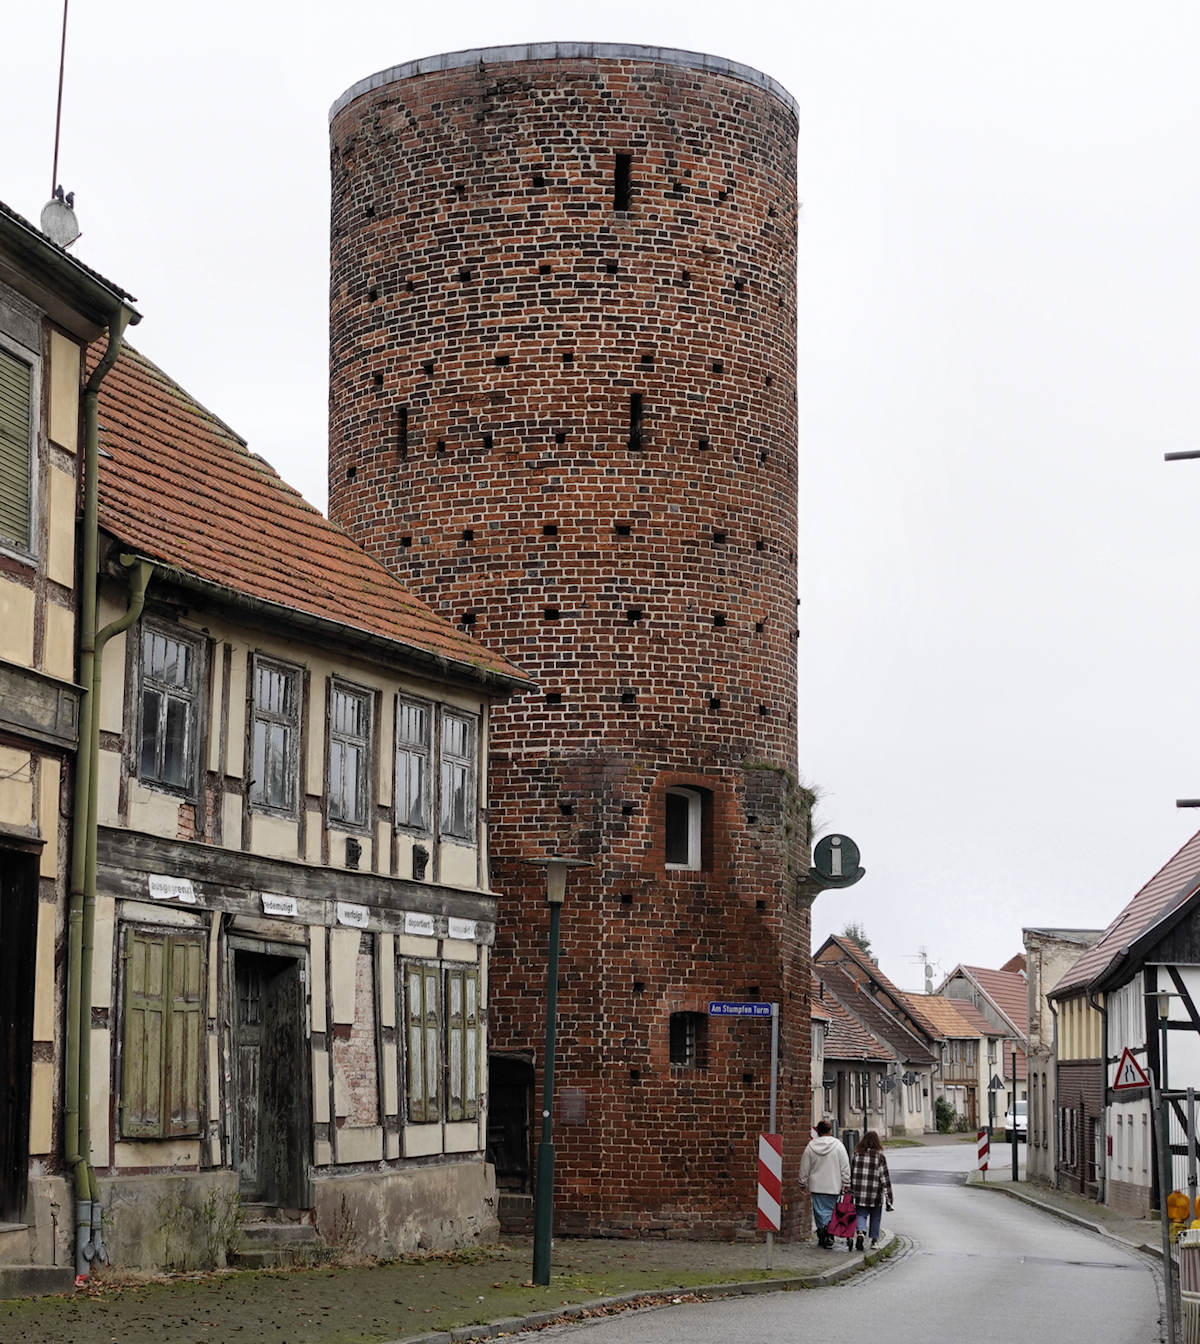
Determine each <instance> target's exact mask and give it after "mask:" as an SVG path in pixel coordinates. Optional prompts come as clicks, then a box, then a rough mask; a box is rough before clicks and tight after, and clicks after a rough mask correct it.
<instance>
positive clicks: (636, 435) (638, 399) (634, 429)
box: [629, 392, 642, 452]
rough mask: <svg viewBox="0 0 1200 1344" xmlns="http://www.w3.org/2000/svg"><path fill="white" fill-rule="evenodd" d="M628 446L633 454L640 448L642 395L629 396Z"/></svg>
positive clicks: (632, 393)
mask: <svg viewBox="0 0 1200 1344" xmlns="http://www.w3.org/2000/svg"><path fill="white" fill-rule="evenodd" d="M629 446H630V448H632V449H633V450H634V451H635V452H636V451H638V450H640V449H641V447H642V394H641V393H640V392H631V393H630V394H629Z"/></svg>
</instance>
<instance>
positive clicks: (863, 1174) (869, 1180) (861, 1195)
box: [850, 1129, 892, 1251]
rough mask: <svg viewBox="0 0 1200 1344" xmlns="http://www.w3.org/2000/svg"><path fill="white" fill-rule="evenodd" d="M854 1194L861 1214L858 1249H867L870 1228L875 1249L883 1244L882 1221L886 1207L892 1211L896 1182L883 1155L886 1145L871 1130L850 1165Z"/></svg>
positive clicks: (856, 1206) (851, 1191)
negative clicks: (880, 1223)
mask: <svg viewBox="0 0 1200 1344" xmlns="http://www.w3.org/2000/svg"><path fill="white" fill-rule="evenodd" d="M850 1194H851V1196H852V1198H853V1200H854V1207H855V1209H857V1210H858V1237H857V1240H856V1241H855V1249H856V1250H859V1251H861V1250H862V1248H863V1234H864V1233H865V1232H866V1231H867V1227H868V1224H869V1225H870V1230H871V1245H872V1246H875V1245H877V1244H878V1242H879V1220H880V1219H881V1218H882V1217H883V1205H884V1202H885V1201H886V1202H887V1206H888V1208H889V1209H891V1207H892V1178H891V1176H890V1175H889V1174H888V1164H887V1158H886V1157H884V1155H883V1145H882V1144H881V1143H880V1142H879V1135H878V1134H876V1133H875V1131H874V1130H873V1129H868V1130H867V1132H866V1133H865V1134H864V1135H863V1136H862V1138H861V1139H860V1140H859V1142H858V1146H857V1147H856V1148H855V1150H854V1157H853V1158H852V1159H851V1162H850Z"/></svg>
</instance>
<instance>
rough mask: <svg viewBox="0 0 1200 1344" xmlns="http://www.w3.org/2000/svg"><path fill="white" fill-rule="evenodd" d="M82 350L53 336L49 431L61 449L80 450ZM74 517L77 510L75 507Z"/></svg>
mask: <svg viewBox="0 0 1200 1344" xmlns="http://www.w3.org/2000/svg"><path fill="white" fill-rule="evenodd" d="M80 354H81V352H80V349H79V346H78V345H76V344H75V342H74V341H72V340H69V339H68V338H67V337H66V336H63V335H62V334H61V333H60V332H57V331H52V332H51V333H50V417H49V423H48V425H47V430H48V433H49V435H50V438H51V439H53V440H54V442H55V443H57V444H58V446H59V447H60V448H65V449H66V450H67V452H69V453H74V452H78V450H79V395H80V392H81V390H82V377H81V366H80ZM72 514H74V508H73V507H72Z"/></svg>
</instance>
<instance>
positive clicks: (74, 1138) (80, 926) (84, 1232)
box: [63, 307, 133, 1276]
mask: <svg viewBox="0 0 1200 1344" xmlns="http://www.w3.org/2000/svg"><path fill="white" fill-rule="evenodd" d="M132 317H133V312H132V310H131V309H129V308H125V307H122V308H120V309H119V310H118V311H117V312H116V313H114V315H113V317H112V319H111V320H110V322H109V328H108V349H107V350H106V351H105V352H104V357H103V359H101V360H100V362H99V363H98V364H97V365H96V367H95V368H94V369H93V370H92V375H91V377H90V378H89V379H88V381H87V386H86V388H85V389H84V441H83V454H84V460H83V519H82V524H81V537H80V557H79V685H80V687H81V688H82V692H83V693H82V695H81V697H80V702H79V751H78V754H77V756H76V762H75V801H74V826H73V830H72V835H71V877H70V880H71V890H70V896H69V901H68V907H67V1016H66V1024H65V1028H66V1042H65V1052H64V1053H65V1059H64V1074H65V1098H64V1102H65V1104H64V1115H63V1155H64V1157H65V1159H66V1162H67V1165H68V1166H69V1167H70V1168H71V1169H72V1172H73V1174H74V1180H75V1200H76V1213H75V1272H76V1275H81V1274H82V1275H84V1276H86V1274H87V1258H86V1256H85V1255H84V1251H85V1250H86V1248H87V1242H88V1238H89V1236H90V1225H91V1221H92V1219H91V1210H90V1208H89V1209H88V1210H87V1225H86V1227H83V1226H81V1219H82V1217H83V1209H82V1204H83V1201H88V1202H89V1203H90V1200H91V1188H92V1177H91V1173H90V1171H89V1170H88V1160H89V1158H90V1154H89V1153H85V1152H84V1151H83V1150H82V1149H81V1147H80V1126H79V1115H80V1061H81V1059H82V1058H83V1057H84V1055H85V1054H90V1050H89V1051H86V1052H85V1051H84V1050H83V1049H82V1046H83V1043H84V1042H85V1041H86V1040H87V1038H88V1036H90V1030H89V1031H88V1033H87V1034H86V1035H85V1034H84V1032H83V1031H82V1030H81V1020H82V1017H83V1013H84V1011H85V1010H86V1013H87V1022H88V1025H89V1028H90V1024H91V1004H90V999H91V994H90V983H89V985H88V992H87V993H85V992H84V983H83V980H82V971H83V943H84V937H83V934H84V919H85V906H86V902H85V891H84V888H85V878H86V867H87V848H88V845H87V841H88V816H89V815H90V813H91V795H92V794H93V793H94V792H95V786H96V775H97V769H98V762H97V760H96V759H95V756H96V755H97V753H95V752H93V748H92V743H93V740H98V739H97V735H96V733H95V732H94V731H93V725H94V724H96V723H98V709H97V706H96V703H95V696H94V679H95V666H96V600H97V583H98V568H99V565H98V557H99V493H100V490H99V479H100V463H99V458H100V451H99V450H100V430H99V424H100V415H99V398H100V384H101V383H102V382H103V381H104V379H105V377H106V376H107V374H108V372H109V370H110V369H111V368H112V366H113V365H114V364H115V363H116V361H117V356H118V354H119V353H120V350H121V340H122V337H123V335H124V332H125V328H126V326H128V324H129V322H130V320H131V319H132ZM93 910H94V907H93Z"/></svg>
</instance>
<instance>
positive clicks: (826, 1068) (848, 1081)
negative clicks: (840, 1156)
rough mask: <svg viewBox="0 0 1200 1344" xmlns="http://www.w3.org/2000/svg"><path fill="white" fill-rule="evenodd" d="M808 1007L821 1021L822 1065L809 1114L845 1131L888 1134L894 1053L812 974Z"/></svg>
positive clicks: (893, 1082)
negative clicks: (888, 1111) (810, 1007)
mask: <svg viewBox="0 0 1200 1344" xmlns="http://www.w3.org/2000/svg"><path fill="white" fill-rule="evenodd" d="M812 1012H813V1019H814V1022H820V1023H821V1025H822V1036H823V1051H822V1059H823V1068H822V1071H821V1077H820V1079H819V1080H817V1082H818V1086H817V1090H816V1091H815V1093H814V1097H813V1116H814V1118H815V1119H816V1120H820V1119H825V1120H828V1121H829V1122H830V1124H832V1125H833V1129H834V1133H835V1134H842V1133H844V1132H845V1131H847V1130H858V1131H859V1133H860V1134H861V1133H865V1132H866V1130H868V1129H874V1130H875V1131H876V1132H878V1133H880V1134H886V1133H887V1121H888V1115H887V1108H888V1099H889V1094H890V1092H893V1091H894V1090H895V1088H896V1086H897V1083H896V1071H895V1069H894V1067H893V1066H894V1063H895V1055H894V1053H893V1052H892V1051H891V1050H890V1049H889V1048H888V1047H887V1046H886V1045H885V1044H884V1043H883V1042H882V1041H880V1040H877V1039H876V1038H875V1037H874V1036H873V1035H872V1034H871V1033H870V1032H869V1031H868V1030H867V1029H866V1028H865V1027H864V1026H862V1025H861V1024H860V1023H859V1022H858V1021H857V1020H856V1019H855V1018H854V1017H852V1016H851V1015H850V1014H849V1013H848V1012H847V1011H846V1010H845V1009H844V1008H843V1007H842V1006H841V1004H840V1003H839V1002H838V1001H837V999H836V998H835V997H834V996H833V994H832V993H827V992H826V990H825V985H824V982H823V981H822V979H821V977H820V976H819V975H817V974H814V976H813V999H812Z"/></svg>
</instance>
